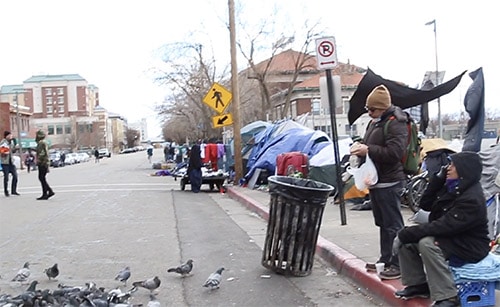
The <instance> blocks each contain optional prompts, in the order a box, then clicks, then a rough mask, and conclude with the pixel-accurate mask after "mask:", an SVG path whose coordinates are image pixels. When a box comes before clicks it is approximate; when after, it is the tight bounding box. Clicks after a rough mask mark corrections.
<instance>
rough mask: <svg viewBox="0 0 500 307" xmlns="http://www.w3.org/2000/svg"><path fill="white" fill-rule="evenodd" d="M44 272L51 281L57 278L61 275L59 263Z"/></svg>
mask: <svg viewBox="0 0 500 307" xmlns="http://www.w3.org/2000/svg"><path fill="white" fill-rule="evenodd" d="M43 272H44V273H45V274H47V277H48V278H49V280H51V279H52V278H56V277H57V275H59V268H58V267H57V263H55V264H54V265H53V266H51V267H50V268H47V269H45V271H43Z"/></svg>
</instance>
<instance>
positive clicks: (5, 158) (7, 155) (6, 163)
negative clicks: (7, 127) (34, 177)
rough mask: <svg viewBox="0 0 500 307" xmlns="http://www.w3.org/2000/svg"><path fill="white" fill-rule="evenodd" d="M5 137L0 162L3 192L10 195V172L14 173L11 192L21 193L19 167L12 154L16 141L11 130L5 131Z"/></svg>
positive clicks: (0, 147) (1, 146)
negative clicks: (18, 190)
mask: <svg viewBox="0 0 500 307" xmlns="http://www.w3.org/2000/svg"><path fill="white" fill-rule="evenodd" d="M3 137H4V138H3V140H2V141H0V162H1V164H2V171H3V192H4V194H5V196H7V197H8V196H9V195H10V194H9V189H8V187H7V186H8V185H9V174H12V184H11V188H10V192H11V194H12V195H19V193H17V169H16V165H15V164H14V160H13V156H12V154H13V153H14V152H15V150H16V141H15V139H12V133H10V131H5V132H4V133H3Z"/></svg>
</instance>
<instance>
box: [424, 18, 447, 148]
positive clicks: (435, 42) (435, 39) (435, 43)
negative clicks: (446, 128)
mask: <svg viewBox="0 0 500 307" xmlns="http://www.w3.org/2000/svg"><path fill="white" fill-rule="evenodd" d="M425 25H426V26H430V25H434V55H435V56H436V81H435V83H434V86H438V85H439V67H438V47H437V30H436V19H434V20H432V21H429V22H427V23H426V24H425ZM437 104H438V122H439V137H440V138H443V120H442V118H441V99H440V97H438V98H437Z"/></svg>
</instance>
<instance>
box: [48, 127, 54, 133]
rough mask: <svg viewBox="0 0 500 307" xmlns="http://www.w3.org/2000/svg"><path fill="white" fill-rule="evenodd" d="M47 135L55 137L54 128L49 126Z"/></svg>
mask: <svg viewBox="0 0 500 307" xmlns="http://www.w3.org/2000/svg"><path fill="white" fill-rule="evenodd" d="M47 134H48V135H54V126H47Z"/></svg>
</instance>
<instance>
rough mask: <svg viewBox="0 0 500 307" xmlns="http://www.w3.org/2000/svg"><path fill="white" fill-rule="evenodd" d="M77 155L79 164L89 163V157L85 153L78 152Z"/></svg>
mask: <svg viewBox="0 0 500 307" xmlns="http://www.w3.org/2000/svg"><path fill="white" fill-rule="evenodd" d="M77 155H78V158H79V160H80V162H88V161H90V156H89V155H88V153H86V152H79V153H77Z"/></svg>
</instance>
